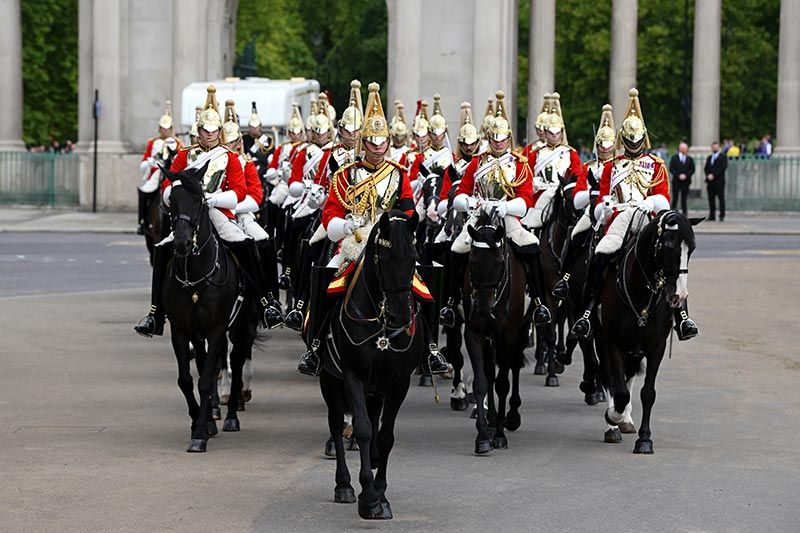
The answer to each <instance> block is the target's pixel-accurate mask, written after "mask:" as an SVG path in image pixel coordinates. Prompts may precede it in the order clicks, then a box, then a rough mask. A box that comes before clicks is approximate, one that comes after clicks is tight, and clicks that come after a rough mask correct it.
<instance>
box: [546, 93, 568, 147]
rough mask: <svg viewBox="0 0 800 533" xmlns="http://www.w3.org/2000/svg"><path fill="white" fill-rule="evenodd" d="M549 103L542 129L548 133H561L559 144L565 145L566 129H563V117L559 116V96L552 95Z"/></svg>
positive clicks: (556, 94)
mask: <svg viewBox="0 0 800 533" xmlns="http://www.w3.org/2000/svg"><path fill="white" fill-rule="evenodd" d="M550 96H551V101H550V112H549V113H548V114H547V117H546V118H545V120H544V129H545V130H547V131H549V132H550V133H558V132H559V131H560V132H561V144H567V129H566V128H565V127H564V117H563V116H562V115H561V95H560V94H558V93H553V94H552V95H550Z"/></svg>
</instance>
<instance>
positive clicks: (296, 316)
mask: <svg viewBox="0 0 800 533" xmlns="http://www.w3.org/2000/svg"><path fill="white" fill-rule="evenodd" d="M304 305H305V304H304V302H303V300H297V306H296V307H295V308H294V309H292V310H291V311H289V313H288V314H287V315H286V318H285V319H284V320H283V324H284V325H285V326H286V327H287V328H289V329H293V330H295V331H303V311H302V310H301V309H303V306H304Z"/></svg>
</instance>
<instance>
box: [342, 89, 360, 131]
mask: <svg viewBox="0 0 800 533" xmlns="http://www.w3.org/2000/svg"><path fill="white" fill-rule="evenodd" d="M363 125H364V112H363V111H361V82H360V81H358V80H353V81H351V82H350V105H348V106H347V109H345V110H344V113H342V118H341V119H340V120H339V127H340V128H344V129H346V130H347V131H349V132H350V133H353V132H354V131H358V130H360V129H361V126H363Z"/></svg>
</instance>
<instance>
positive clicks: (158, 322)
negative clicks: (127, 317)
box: [133, 305, 165, 337]
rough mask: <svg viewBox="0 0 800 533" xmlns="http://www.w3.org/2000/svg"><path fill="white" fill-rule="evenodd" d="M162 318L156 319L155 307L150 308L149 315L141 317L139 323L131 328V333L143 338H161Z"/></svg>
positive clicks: (162, 329)
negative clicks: (133, 332)
mask: <svg viewBox="0 0 800 533" xmlns="http://www.w3.org/2000/svg"><path fill="white" fill-rule="evenodd" d="M164 322H165V320H164V319H163V318H160V319H159V318H156V306H154V305H151V306H150V313H148V314H147V315H145V316H143V317H142V319H141V320H139V323H138V324H136V325H135V326H133V331H135V332H136V333H138V334H139V335H141V336H143V337H152V336H153V335H157V336H161V335H163V334H164Z"/></svg>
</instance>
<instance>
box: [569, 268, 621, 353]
mask: <svg viewBox="0 0 800 533" xmlns="http://www.w3.org/2000/svg"><path fill="white" fill-rule="evenodd" d="M611 257H612V256H611V255H607V254H598V253H596V254H595V255H594V257H592V262H591V263H590V264H589V270H588V272H587V274H586V298H587V299H588V302H589V303H588V305H587V306H586V311H584V312H583V316H581V317H580V318H579V319H578V320H576V321H575V323H574V324H573V325H572V330H571V331H572V334H573V335H575V336H576V337H578V338H581V339H591V338H592V335H593V331H592V313H593V312H594V308H595V307H596V306H597V300H598V298H599V296H600V290H601V289H602V288H603V280H604V279H605V271H606V266H608V263H609V262H610V261H611Z"/></svg>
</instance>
